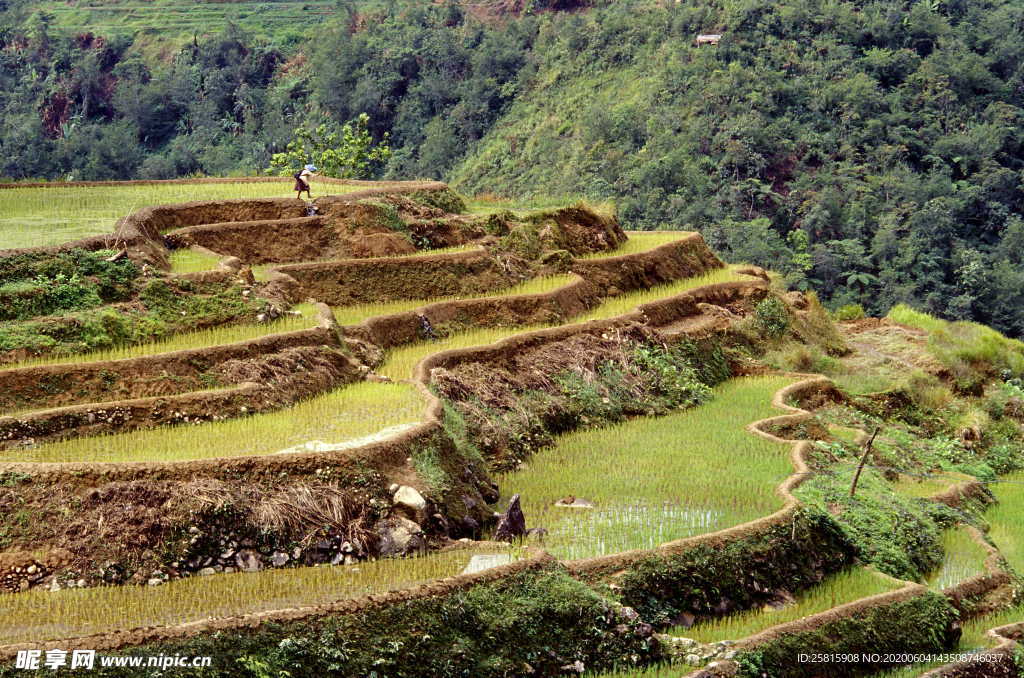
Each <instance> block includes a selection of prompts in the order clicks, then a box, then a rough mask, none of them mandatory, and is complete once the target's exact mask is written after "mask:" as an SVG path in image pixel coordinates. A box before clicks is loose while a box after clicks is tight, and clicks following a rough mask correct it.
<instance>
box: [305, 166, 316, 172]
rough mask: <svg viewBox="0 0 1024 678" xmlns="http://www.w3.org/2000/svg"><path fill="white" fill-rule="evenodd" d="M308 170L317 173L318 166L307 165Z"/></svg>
mask: <svg viewBox="0 0 1024 678" xmlns="http://www.w3.org/2000/svg"><path fill="white" fill-rule="evenodd" d="M306 169H308V170H309V171H310V172H315V171H316V165H306Z"/></svg>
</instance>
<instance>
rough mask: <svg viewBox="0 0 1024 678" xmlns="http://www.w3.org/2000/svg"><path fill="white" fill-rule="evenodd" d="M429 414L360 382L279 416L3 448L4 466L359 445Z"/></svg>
mask: <svg viewBox="0 0 1024 678" xmlns="http://www.w3.org/2000/svg"><path fill="white" fill-rule="evenodd" d="M423 408H424V403H423V399H422V398H421V397H420V395H419V393H418V392H417V391H416V390H415V389H414V388H413V387H412V386H411V385H410V384H378V383H371V382H359V383H356V384H352V385H349V386H346V387H343V388H339V389H336V390H334V391H330V392H328V393H324V394H321V395H318V396H315V397H313V398H310V399H308V400H304V401H302V402H300V403H298V404H296V405H294V406H292V407H290V408H287V409H284V410H279V411H276V412H268V413H263V414H254V415H251V416H241V417H236V418H233V419H225V420H222V421H215V422H208V423H200V424H182V425H178V426H169V427H163V428H157V429H149V430H140V431H129V432H125V433H117V434H113V435H103V436H94V437H90V438H74V439H70V440H64V441H60V442H55V443H49V444H45V445H39V446H37V447H32V448H28V449H17V450H0V461H27V462H72V461H90V462H120V461H186V460H189V459H207V458H212V457H238V456H250V455H264V454H274V453H278V452H281V451H284V450H286V449H293V448H296V447H297V446H303V445H305V444H308V443H311V442H316V441H319V442H322V443H330V444H340V443H345V444H346V445H350V446H353V447H354V446H357V445H360V444H365V443H369V442H372V441H374V440H377V439H380V438H382V437H385V436H386V435H389V434H390V433H393V432H396V431H398V430H401V429H402V428H405V427H408V426H411V425H413V424H415V423H417V422H419V421H420V420H421V419H422V417H423ZM238 414H243V413H241V412H240V413H238ZM305 449H309V450H313V451H315V449H314V448H309V447H307V448H305ZM294 451H303V449H294Z"/></svg>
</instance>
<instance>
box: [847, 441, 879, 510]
mask: <svg viewBox="0 0 1024 678" xmlns="http://www.w3.org/2000/svg"><path fill="white" fill-rule="evenodd" d="M880 430H882V427H881V426H876V427H875V432H874V433H872V434H871V437H870V438H868V442H867V444H866V445H864V454H862V455H861V457H860V463H859V464H857V472H856V473H854V474H853V483H852V484H851V485H850V497H851V498H852V497H853V495H854V493H855V492H856V491H857V481H858V480H860V472H861V471H863V470H864V464H866V463H867V461H868V455H869V454H871V446H872V445H873V444H874V442H875V436H877V435H878V432H879V431H880Z"/></svg>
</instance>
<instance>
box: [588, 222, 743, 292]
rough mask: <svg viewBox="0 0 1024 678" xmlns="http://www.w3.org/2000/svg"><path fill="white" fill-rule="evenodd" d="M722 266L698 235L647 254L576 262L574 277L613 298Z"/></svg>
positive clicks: (694, 234)
mask: <svg viewBox="0 0 1024 678" xmlns="http://www.w3.org/2000/svg"><path fill="white" fill-rule="evenodd" d="M723 266H724V264H723V263H722V262H721V261H720V260H719V259H718V257H716V256H715V255H714V253H713V252H712V251H711V250H710V249H709V248H708V246H707V244H706V243H705V242H704V239H703V238H702V237H701V236H700V234H698V233H692V234H690V235H689V236H687V237H685V238H682V239H680V240H678V241H674V242H670V243H667V244H665V245H661V246H660V247H656V248H654V249H652V250H650V251H648V252H640V253H636V254H624V255H621V256H617V257H604V258H600V259H578V260H577V261H575V262H574V263H573V265H572V270H573V272H574V273H577V274H579V275H580V276H582V277H584V278H586V279H587V280H589V281H590V282H592V283H594V284H595V285H597V286H598V287H599V288H601V290H602V291H603V292H604V293H605V294H609V295H615V294H618V293H619V292H622V291H626V290H636V289H641V288H646V287H652V286H654V285H657V284H660V283H663V282H668V281H670V280H678V279H680V278H686V277H690V276H695V275H699V274H701V273H704V272H707V271H710V270H712V269H715V268H722V267H723Z"/></svg>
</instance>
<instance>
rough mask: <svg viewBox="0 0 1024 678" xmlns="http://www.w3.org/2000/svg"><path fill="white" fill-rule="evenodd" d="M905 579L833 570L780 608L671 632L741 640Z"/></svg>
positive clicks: (858, 570)
mask: <svg viewBox="0 0 1024 678" xmlns="http://www.w3.org/2000/svg"><path fill="white" fill-rule="evenodd" d="M901 586H903V582H900V581H899V580H896V579H893V578H892V577H887V576H885V575H883V574H880V573H879V572H877V571H875V570H872V569H869V568H866V567H858V568H853V569H850V570H846V571H844V572H840V573H838V574H834V575H832V576H830V577H828V578H827V579H825V581H823V582H821V583H820V584H818V585H817V586H815V587H813V588H811V589H808V590H807V591H804V592H802V593H800V594H799V595H797V597H796V600H795V601H794V602H792V603H789V604H788V605H783V606H782V607H779V608H778V609H774V608H771V607H766V608H762V609H758V610H749V611H747V612H741V613H739V614H734V615H729V616H727V617H722V618H720V619H714V620H712V621H708V622H703V623H698V624H696V625H694V626H693V627H691V628H683V627H677V628H675V629H673V630H672V631H670V633H671V634H672V635H675V636H683V637H686V638H693V639H694V640H697V641H699V642H702V643H712V642H715V641H719V640H739V639H741V638H746V637H748V636H752V635H754V634H756V633H760V632H762V631H765V630H767V629H769V628H771V627H773V626H777V625H779V624H784V623H786V622H791V621H796V620H798V619H802V618H803V617H807V616H810V615H812V614H817V613H819V612H825V611H826V610H830V609H832V608H834V607H836V606H838V605H843V604H845V603H852V602H853V601H855V600H860V599H861V598H867V597H868V596H873V595H877V594H879V593H887V592H889V591H895V590H896V589H898V588H900V587H901Z"/></svg>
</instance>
